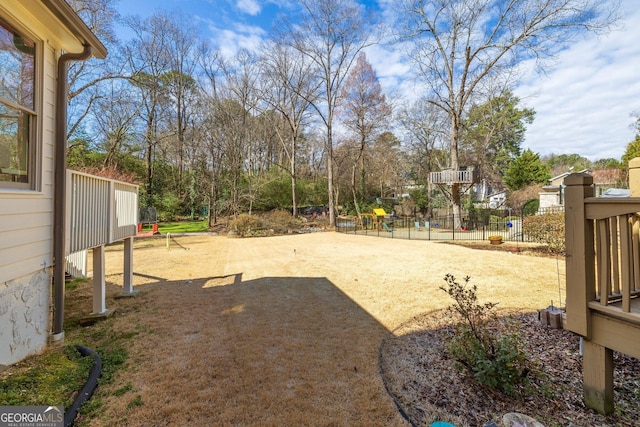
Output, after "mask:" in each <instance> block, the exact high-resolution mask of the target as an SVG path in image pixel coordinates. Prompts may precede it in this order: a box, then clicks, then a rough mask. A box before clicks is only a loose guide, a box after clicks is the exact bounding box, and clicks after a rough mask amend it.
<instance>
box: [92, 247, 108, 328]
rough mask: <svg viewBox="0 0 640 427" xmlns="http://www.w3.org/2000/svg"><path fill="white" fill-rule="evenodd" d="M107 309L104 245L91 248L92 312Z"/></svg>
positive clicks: (100, 312)
mask: <svg viewBox="0 0 640 427" xmlns="http://www.w3.org/2000/svg"><path fill="white" fill-rule="evenodd" d="M106 311H107V292H106V286H105V282H104V245H101V246H98V247H95V248H93V313H92V314H94V315H95V314H103V313H105V312H106Z"/></svg>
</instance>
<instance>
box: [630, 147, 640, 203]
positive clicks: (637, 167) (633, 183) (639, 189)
mask: <svg viewBox="0 0 640 427" xmlns="http://www.w3.org/2000/svg"><path fill="white" fill-rule="evenodd" d="M629 190H631V197H640V157H635V158H633V159H631V160H629Z"/></svg>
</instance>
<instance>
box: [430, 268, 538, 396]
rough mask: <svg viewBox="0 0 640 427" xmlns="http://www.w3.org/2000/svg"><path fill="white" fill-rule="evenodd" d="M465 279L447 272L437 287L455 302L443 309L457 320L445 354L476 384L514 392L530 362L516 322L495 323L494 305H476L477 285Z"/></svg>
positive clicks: (509, 392) (496, 320) (525, 375)
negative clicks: (470, 375)
mask: <svg viewBox="0 0 640 427" xmlns="http://www.w3.org/2000/svg"><path fill="white" fill-rule="evenodd" d="M469 280H470V278H469V277H465V278H464V283H463V284H460V283H458V282H456V279H455V277H453V276H452V275H450V274H447V276H446V277H445V281H446V282H447V285H446V286H441V287H440V289H442V290H443V291H445V292H446V293H447V294H449V296H450V297H451V298H453V299H454V301H455V303H454V304H453V305H451V306H450V307H448V308H447V312H448V313H450V314H453V315H454V316H457V317H458V319H459V322H458V323H457V324H456V326H455V332H454V335H453V337H452V338H451V341H450V342H449V344H448V350H449V353H450V354H451V355H452V356H453V357H454V358H455V359H456V360H458V361H459V362H460V363H461V364H462V365H463V366H465V367H467V368H468V369H469V370H471V372H473V375H474V377H475V378H476V380H478V381H479V382H480V383H482V384H485V385H487V386H489V387H492V388H495V389H498V390H501V391H502V392H504V393H505V394H508V395H514V394H515V392H516V388H517V386H518V385H520V384H522V383H525V382H526V377H527V373H528V372H529V365H530V362H529V359H528V357H527V355H526V353H525V352H524V349H523V348H524V343H523V342H522V339H521V338H520V336H519V335H518V333H517V325H515V324H511V323H501V322H499V321H498V319H497V317H496V315H495V313H494V312H493V308H494V307H495V305H496V304H495V303H491V302H489V303H485V304H480V303H479V302H478V296H477V286H476V285H473V286H471V285H469Z"/></svg>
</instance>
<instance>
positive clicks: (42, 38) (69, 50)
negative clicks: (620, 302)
mask: <svg viewBox="0 0 640 427" xmlns="http://www.w3.org/2000/svg"><path fill="white" fill-rule="evenodd" d="M106 54H107V51H106V49H105V47H104V46H103V45H102V43H101V42H100V41H99V40H98V39H97V38H96V36H95V35H94V34H92V33H91V31H90V30H89V29H88V27H87V26H86V25H85V24H84V22H83V21H82V20H81V19H80V18H79V17H78V15H76V14H75V13H74V12H73V10H72V9H71V8H70V7H69V5H68V4H67V3H66V2H64V1H63V0H2V2H0V325H2V327H1V328H0V369H1V368H2V366H1V365H9V364H13V363H15V362H17V361H19V360H21V359H23V358H25V357H26V356H28V355H30V354H33V353H37V352H39V351H41V350H42V349H43V348H44V347H45V346H46V344H47V342H48V341H49V339H50V338H51V337H52V336H53V335H56V334H58V336H63V334H61V328H60V325H58V328H57V329H58V330H57V331H56V326H55V324H56V319H61V312H62V307H63V306H64V305H63V303H64V271H63V270H64V268H63V267H62V268H57V267H56V268H55V270H54V263H55V262H56V258H58V260H63V259H64V255H66V254H67V250H66V248H65V244H66V243H67V241H68V240H69V239H70V236H69V235H68V234H67V230H68V227H69V224H70V221H71V218H69V217H67V215H65V209H67V205H68V204H69V203H71V202H70V201H69V199H68V198H67V197H66V192H67V189H66V188H67V187H66V185H67V173H68V172H67V171H66V167H65V163H66V151H65V150H66V104H67V88H66V79H67V76H66V65H67V64H68V62H69V61H72V60H84V59H87V58H89V57H91V56H95V57H97V58H104V57H105V56H106ZM96 179H99V178H96ZM74 185H76V184H74ZM109 185H111V188H112V189H113V188H117V184H113V183H112V184H109ZM133 187H134V189H135V191H136V193H135V195H134V194H133V193H128V194H130V196H128V198H127V200H128V201H129V202H130V203H134V202H135V203H136V204H137V188H135V186H133ZM129 190H130V189H127V191H129ZM73 191H75V188H74V189H73V190H69V192H70V193H72V192H73ZM114 191H116V192H117V191H118V190H117V189H116V190H114ZM112 194H115V196H111V198H112V199H114V198H118V197H120V196H119V195H117V194H116V193H115V192H114V193H112ZM134 199H135V200H134ZM90 208H91V206H90V205H89V206H86V205H85V206H84V209H85V210H87V209H90ZM70 210H72V209H71V208H70ZM134 216H135V215H134ZM112 221H113V220H112ZM134 221H135V220H134ZM129 222H131V219H130V218H129ZM95 225H96V224H94V228H95ZM118 226H119V224H117V225H115V226H114V230H115V229H116V228H117V227H118ZM71 227H76V228H77V229H78V230H80V229H82V228H83V225H82V224H80V225H78V224H72V225H71ZM134 227H135V224H134ZM99 228H100V229H101V228H102V224H99ZM105 229H106V226H105ZM110 232H111V231H110ZM121 234H122V235H127V236H128V235H130V233H129V232H127V233H121ZM71 237H73V236H71ZM92 244H96V245H97V246H86V245H85V247H84V248H79V249H87V248H91V247H94V248H95V247H99V246H98V245H101V244H102V243H95V241H94V242H93V243H92ZM76 249H78V248H76ZM79 249H78V250H79ZM94 251H95V249H94ZM61 254H62V255H61ZM94 254H95V252H94ZM98 255H100V254H99V253H98ZM63 264H64V263H63V262H59V263H58V265H59V266H60V265H63ZM94 269H95V264H94ZM52 276H55V277H56V279H58V280H55V283H54V291H53V292H52V286H51V285H52ZM94 276H95V275H94ZM60 277H62V280H59V278H60ZM102 281H104V278H102ZM94 283H95V279H94ZM99 297H100V296H99ZM102 299H103V300H104V298H103V296H102ZM95 301H96V298H95V296H94V307H95V305H96V304H95ZM52 309H53V312H54V315H53V322H52V315H51V314H52ZM52 323H53V326H52ZM58 323H60V320H59V321H58Z"/></svg>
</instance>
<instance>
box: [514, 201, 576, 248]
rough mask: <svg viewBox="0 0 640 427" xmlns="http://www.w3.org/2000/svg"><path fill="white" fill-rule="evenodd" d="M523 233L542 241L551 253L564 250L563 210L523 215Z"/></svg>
mask: <svg viewBox="0 0 640 427" xmlns="http://www.w3.org/2000/svg"><path fill="white" fill-rule="evenodd" d="M522 227H523V231H524V233H525V234H526V235H527V237H529V238H530V239H532V240H534V241H536V242H540V243H544V244H545V245H547V247H548V248H549V251H551V252H553V253H563V252H564V251H565V234H564V212H562V211H558V212H549V213H543V214H539V215H531V216H526V217H524V219H523V221H522Z"/></svg>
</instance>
